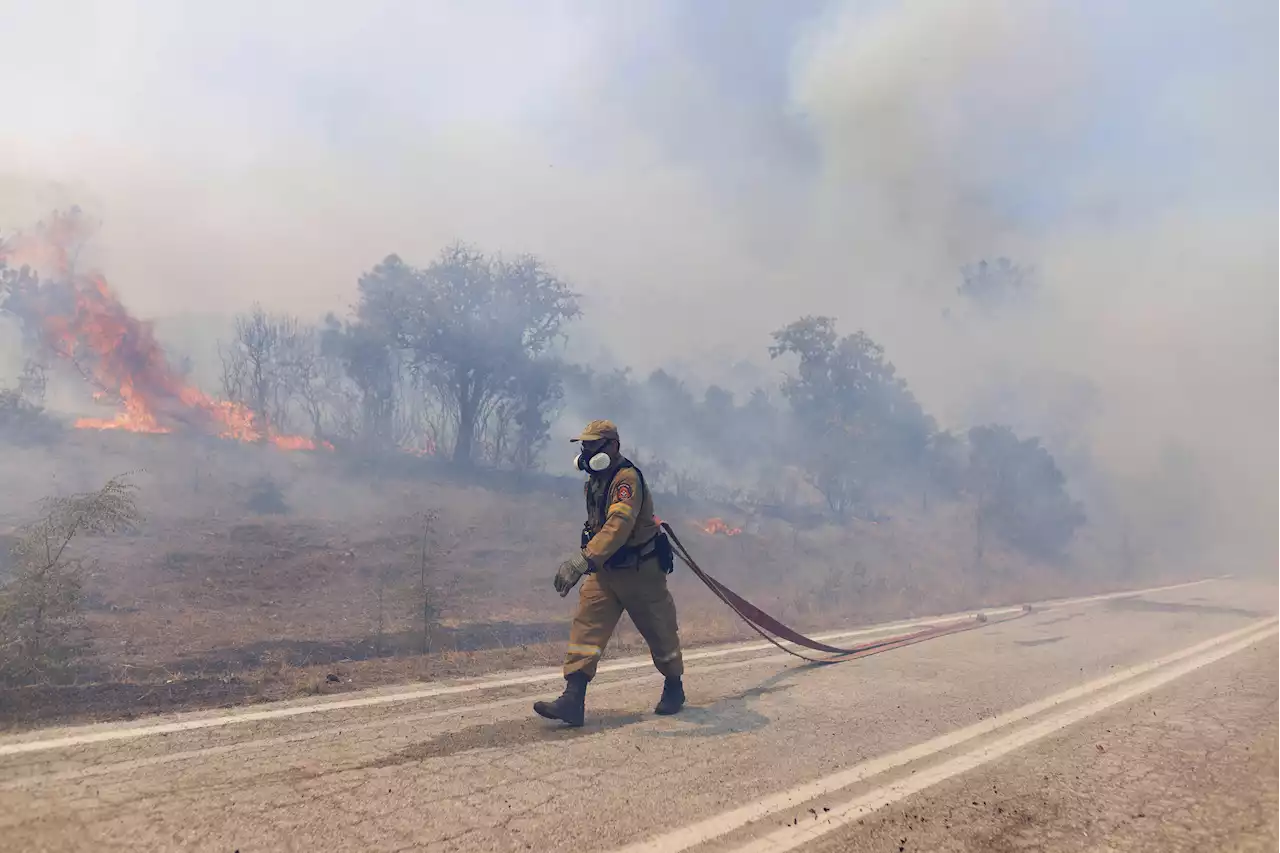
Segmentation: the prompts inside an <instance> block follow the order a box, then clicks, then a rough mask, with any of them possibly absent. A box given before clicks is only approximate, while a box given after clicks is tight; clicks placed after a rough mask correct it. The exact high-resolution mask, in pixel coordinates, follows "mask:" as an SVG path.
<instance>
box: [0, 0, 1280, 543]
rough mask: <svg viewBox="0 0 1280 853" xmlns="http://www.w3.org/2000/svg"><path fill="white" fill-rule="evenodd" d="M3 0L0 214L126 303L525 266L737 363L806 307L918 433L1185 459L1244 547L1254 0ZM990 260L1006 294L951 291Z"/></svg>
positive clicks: (307, 300)
mask: <svg viewBox="0 0 1280 853" xmlns="http://www.w3.org/2000/svg"><path fill="white" fill-rule="evenodd" d="M3 10H4V13H3V17H4V20H5V21H6V22H7V24H6V29H7V30H8V31H9V32H10V33H11V35H12V36H13V37H12V38H11V40H10V44H9V45H8V46H7V48H6V50H5V51H4V52H3V54H2V55H0V71H3V73H4V75H5V79H7V80H21V81H22V83H21V84H20V85H16V86H11V87H6V95H5V114H6V119H7V120H6V122H5V123H4V130H2V131H0V227H4V228H8V227H20V226H23V225H26V224H27V223H29V222H30V221H31V220H33V219H35V218H37V217H39V216H41V215H43V214H44V213H45V212H46V211H47V210H48V209H49V208H50V207H53V206H60V205H61V206H65V205H67V204H70V203H78V204H80V205H82V206H84V207H86V208H87V209H89V210H90V211H91V212H93V213H94V214H95V215H97V216H99V217H101V219H102V222H103V226H102V230H101V232H100V235H99V238H98V240H97V241H96V243H95V245H94V247H93V252H94V260H95V261H97V262H99V263H100V264H101V266H103V267H104V268H105V269H106V270H107V272H108V274H109V276H110V278H111V280H112V281H113V283H114V284H115V286H116V287H117V288H118V290H119V291H120V292H121V293H122V295H123V297H124V299H125V301H126V302H127V303H128V304H129V305H131V306H132V307H133V308H134V309H135V310H137V311H138V312H139V313H140V314H143V315H145V316H167V315H174V314H179V313H204V312H211V313H215V314H225V313H229V312H233V311H236V310H241V309H243V308H245V307H246V306H247V305H248V304H249V303H250V302H251V301H252V300H254V299H257V300H261V301H262V302H264V303H266V304H267V306H268V307H270V308H275V309H283V310H289V311H292V312H294V313H298V314H301V315H304V316H317V315H319V314H322V313H323V312H325V311H327V310H334V309H336V310H341V309H342V308H344V307H345V306H347V305H348V304H350V303H351V302H352V301H353V299H354V285H355V281H356V279H357V277H358V275H359V274H360V272H361V271H363V270H365V269H367V268H368V267H370V266H371V265H372V264H374V263H375V262H377V261H378V260H379V259H381V258H382V257H383V256H384V255H385V254H387V253H389V252H393V251H394V252H397V253H399V254H401V255H402V256H403V257H405V258H407V259H409V260H410V261H413V262H425V261H426V260H428V259H429V258H430V257H432V256H433V255H434V254H435V253H436V252H437V251H438V250H439V248H440V247H441V246H442V245H444V244H445V243H446V242H448V241H450V240H452V239H454V238H457V237H461V238H463V239H467V240H470V241H473V242H476V243H478V244H480V245H482V246H484V247H486V248H490V249H495V250H504V251H524V250H528V251H534V252H537V253H539V254H541V255H543V256H545V257H546V258H548V259H549V260H550V261H551V262H552V263H553V264H555V265H556V266H557V267H558V268H559V269H560V270H561V271H562V272H563V273H564V274H565V275H566V276H567V277H569V278H570V279H571V280H573V281H574V282H575V284H576V285H577V286H578V288H579V289H580V290H582V291H583V292H584V294H585V300H584V302H585V308H586V311H587V316H586V318H585V320H584V321H583V323H581V324H580V325H579V327H578V328H577V329H575V338H574V343H573V346H574V354H575V355H576V356H577V357H579V358H596V357H597V356H598V355H599V354H600V353H601V352H604V353H605V354H606V355H607V357H609V358H612V359H613V360H615V361H617V362H619V363H626V364H631V365H634V366H635V367H636V368H638V369H640V370H642V371H643V370H648V369H651V368H654V367H658V366H662V365H670V366H674V367H676V368H677V370H678V371H679V372H681V373H682V374H684V375H687V376H689V377H691V378H693V379H695V380H701V381H714V380H717V379H722V378H723V377H724V375H725V374H726V373H727V371H728V367H729V365H730V364H732V363H734V362H736V361H739V360H744V359H745V360H749V361H753V362H756V363H757V364H758V365H759V367H758V372H757V375H759V376H761V377H763V378H764V379H765V380H771V378H772V377H773V376H775V375H776V372H777V370H778V366H777V365H772V364H769V363H768V360H767V356H766V355H765V352H764V351H765V347H766V346H767V343H768V333H769V332H770V331H771V330H772V329H774V328H777V327H778V326H780V325H782V324H783V323H785V322H787V321H789V320H791V319H794V318H795V317H798V316H799V315H801V314H805V313H823V314H831V315H834V316H836V317H838V318H839V319H840V322H841V326H842V328H844V329H845V330H846V331H853V330H854V329H855V328H864V329H865V330H866V331H867V332H868V333H869V334H871V335H872V336H873V337H875V338H876V339H877V340H879V341H881V342H882V343H883V344H885V346H886V348H887V350H888V353H889V356H890V357H891V358H892V359H893V361H894V362H895V363H896V364H897V366H898V368H899V370H900V372H901V373H902V374H903V375H904V376H905V377H906V378H907V379H908V380H909V381H910V382H911V384H912V387H913V388H914V389H915V390H916V392H917V395H918V396H919V397H920V399H921V400H922V402H923V403H924V405H925V407H926V408H927V409H928V410H930V411H931V412H933V413H935V414H936V415H937V416H938V417H939V419H940V421H941V422H942V423H943V424H944V425H946V426H954V427H964V426H967V425H968V424H970V423H973V422H976V421H978V420H982V419H984V418H989V417H995V416H997V415H999V416H1001V417H1002V418H1004V419H1006V420H1012V421H1014V422H1015V425H1016V426H1018V427H1019V428H1020V429H1025V430H1030V431H1035V432H1040V433H1042V434H1045V435H1046V436H1047V437H1050V438H1052V436H1053V435H1054V434H1055V432H1056V433H1060V434H1062V435H1063V436H1064V437H1063V438H1061V439H1060V441H1059V444H1060V445H1061V444H1063V443H1065V442H1066V441H1067V438H1066V436H1075V437H1076V438H1077V439H1078V440H1081V441H1083V442H1084V443H1085V445H1086V446H1087V449H1088V453H1089V458H1090V460H1091V464H1093V465H1097V466H1101V467H1103V468H1104V469H1105V470H1107V471H1109V472H1113V473H1115V474H1117V475H1119V476H1120V477H1121V478H1122V479H1123V480H1124V482H1127V483H1130V484H1131V491H1132V494H1133V495H1134V496H1136V497H1133V498H1132V500H1134V501H1138V502H1140V503H1150V502H1153V501H1154V502H1158V501H1159V499H1160V495H1161V492H1167V491H1168V488H1167V486H1165V487H1161V486H1159V485H1158V484H1160V483H1164V482H1165V481H1164V480H1161V479H1160V476H1159V472H1161V471H1162V470H1164V468H1165V467H1167V460H1168V458H1169V454H1170V453H1175V454H1183V455H1186V454H1189V455H1190V456H1191V457H1192V458H1193V459H1194V460H1195V468H1196V470H1197V471H1199V472H1200V474H1199V476H1200V479H1199V480H1196V481H1194V482H1195V483H1196V485H1195V488H1196V489H1198V490H1200V489H1202V490H1203V491H1204V492H1205V494H1204V498H1205V499H1206V501H1207V503H1208V505H1210V506H1212V507H1213V515H1214V521H1215V524H1216V526H1217V529H1218V530H1219V536H1220V538H1221V540H1222V541H1223V542H1224V543H1232V544H1241V543H1247V544H1248V545H1249V546H1251V550H1250V551H1249V553H1250V554H1251V555H1252V554H1261V553H1263V549H1266V553H1267V554H1270V553H1271V551H1270V549H1271V548H1273V546H1274V542H1275V532H1276V530H1275V519H1276V516H1277V502H1276V473H1275V472H1276V469H1277V458H1276V451H1275V443H1274V436H1275V435H1276V433H1277V422H1276V410H1277V399H1276V387H1277V378H1278V377H1277V369H1276V360H1275V352H1276V344H1277V333H1276V322H1275V317H1276V314H1277V298H1276V280H1277V272H1278V270H1277V263H1276V256H1277V245H1276V233H1277V225H1278V223H1277V216H1276V194H1275V192H1276V191H1275V187H1276V185H1277V172H1276V165H1275V163H1276V161H1275V158H1274V151H1275V150H1276V145H1277V139H1276V125H1277V111H1276V103H1277V97H1276V84H1275V75H1274V68H1275V61H1276V56H1275V53H1276V49H1275V43H1274V38H1273V34H1274V32H1275V31H1276V9H1275V6H1274V4H1265V3H1262V2H1255V1H1254V0H1249V2H1239V3H1230V4H1223V3H1212V2H1208V0H1167V2H1153V1H1152V2H1137V3H1127V4H1120V5H1117V4H1111V3H1104V2H1065V0H1063V2H1055V0H968V2H965V3H954V2H946V0H917V1H916V2H888V0H881V1H880V2H870V0H868V2H846V3H836V2H829V3H823V2H796V3H792V4H780V3H765V2H755V0H752V2H745V3H729V2H712V3H705V4H680V3H676V2H658V3H647V4H641V5H635V4H633V5H632V6H630V7H628V8H626V9H625V10H624V9H622V8H620V7H615V6H610V7H603V6H598V5H592V4H586V3H575V2H546V3H540V4H528V3H516V2H509V3H485V4H448V3H439V4H426V3H408V2H405V3H391V2H383V3H367V4H362V5H361V6H360V7H359V8H358V9H357V8H356V7H353V6H350V5H349V4H343V5H339V4H336V3H328V2H320V3H314V2H312V3H301V2H292V3H272V4H269V5H267V6H264V5H263V4H247V3H234V2H233V3H223V4H216V5H213V4H200V3H194V2H175V3H170V4H144V3H140V2H139V3H125V2H121V3H113V4H110V5H109V6H108V5H103V4H92V3H87V2H84V3H74V2H61V3H47V4H20V3H17V2H5V3H4V4H3ZM997 255H1007V256H1008V257H1010V258H1012V259H1014V260H1015V261H1016V262H1018V263H1019V264H1024V265H1027V266H1030V267H1033V268H1034V269H1035V271H1036V276H1037V281H1038V282H1039V289H1038V295H1037V297H1036V298H1035V299H1034V300H1032V301H1031V302H1030V303H1029V304H1026V305H1023V306H1019V307H1017V308H1012V309H1009V310H1004V311H999V312H996V313H995V314H980V313H979V312H976V311H975V310H974V309H973V307H972V306H970V305H967V304H965V303H964V301H963V300H961V299H960V297H958V296H957V294H956V292H955V288H956V286H957V285H958V284H959V282H960V276H959V268H960V266H961V265H962V264H966V263H969V262H972V261H975V260H978V259H979V258H983V257H994V256H997ZM602 357H603V356H602ZM1000 388H1004V389H1006V391H1007V393H1003V395H1002V394H998V393H996V392H995V390H993V389H996V390H999V389H1000ZM1082 388H1084V389H1086V390H1083V391H1082V390H1081V389H1082ZM1007 389H1014V390H1013V391H1008V390H1007ZM1082 400H1086V401H1087V404H1086V403H1082V402H1081V401H1082ZM998 401H999V402H998ZM1058 449H1061V448H1058ZM1178 482H1181V483H1190V482H1193V481H1178ZM1153 484H1157V485H1153ZM1186 487H1187V488H1191V486H1186Z"/></svg>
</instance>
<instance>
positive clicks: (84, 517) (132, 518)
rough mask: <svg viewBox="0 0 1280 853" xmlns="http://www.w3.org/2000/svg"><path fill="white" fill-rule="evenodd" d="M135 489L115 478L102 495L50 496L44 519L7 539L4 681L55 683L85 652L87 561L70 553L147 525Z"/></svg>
mask: <svg viewBox="0 0 1280 853" xmlns="http://www.w3.org/2000/svg"><path fill="white" fill-rule="evenodd" d="M134 492H135V488H134V487H133V486H132V485H130V484H128V483H126V482H125V481H124V480H123V479H122V478H119V477H113V478H112V479H111V480H109V481H107V484H106V485H105V486H103V487H102V488H101V489H100V490H99V491H96V492H88V493H85V494H78V495H71V496H70V497H64V498H47V499H45V501H44V502H43V504H42V509H43V511H44V516H43V517H42V518H41V519H39V520H38V521H35V522H32V523H31V524H28V525H26V526H24V527H22V528H20V529H19V530H18V532H17V535H16V536H13V537H9V538H10V541H11V543H12V544H11V545H10V548H9V558H8V560H7V561H6V563H5V565H6V566H7V568H6V571H5V573H4V576H3V577H0V676H3V677H4V678H6V679H9V680H13V681H18V682H31V681H36V680H40V679H56V678H58V677H59V676H60V675H62V674H65V673H66V672H68V671H70V670H71V669H72V668H73V667H74V665H75V664H76V662H77V661H78V660H79V659H80V657H81V655H82V654H83V652H84V651H85V649H86V647H87V638H86V636H85V633H84V621H83V605H84V596H83V581H84V573H85V561H84V559H83V558H81V557H78V556H74V555H72V554H71V552H70V550H69V549H70V546H71V542H72V540H73V539H75V538H76V537H77V536H79V535H81V534H89V535H93V534H105V533H116V532H119V531H122V530H127V529H131V528H133V527H135V526H136V525H137V523H138V522H139V521H141V518H142V517H141V515H140V514H139V512H138V509H137V505H136V503H135V501H134Z"/></svg>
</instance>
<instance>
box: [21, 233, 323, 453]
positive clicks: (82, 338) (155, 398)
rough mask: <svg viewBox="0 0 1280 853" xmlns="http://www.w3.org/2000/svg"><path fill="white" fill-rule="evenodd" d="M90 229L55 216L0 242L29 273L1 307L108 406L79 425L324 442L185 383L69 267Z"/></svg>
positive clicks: (97, 278) (296, 445)
mask: <svg viewBox="0 0 1280 853" xmlns="http://www.w3.org/2000/svg"><path fill="white" fill-rule="evenodd" d="M90 231H91V227H90V223H89V222H88V220H87V219H85V218H84V217H83V216H82V215H81V214H80V213H79V212H78V211H77V210H72V211H70V212H68V213H65V214H58V215H55V216H54V217H53V218H52V219H51V220H50V221H49V222H47V223H42V224H41V225H39V226H38V227H36V228H35V229H33V230H32V231H31V232H29V233H26V234H19V235H17V236H15V237H13V238H10V239H9V240H8V241H6V242H5V243H4V244H3V245H2V246H0V260H4V261H5V263H6V264H8V265H9V266H11V267H27V268H29V270H31V273H32V274H30V275H25V276H21V277H19V279H18V281H17V282H16V283H15V285H14V286H13V287H12V289H11V292H10V293H9V294H8V298H7V300H6V301H5V302H4V303H3V307H4V310H5V311H7V312H9V313H11V314H14V315H15V316H17V317H18V318H19V319H20V320H21V321H22V322H23V324H24V326H25V327H26V328H27V329H28V330H29V331H31V332H33V333H34V334H36V335H38V337H39V339H40V342H41V344H42V345H43V347H44V349H45V350H46V351H48V352H49V353H52V354H53V355H54V356H56V357H57V358H58V359H60V360H61V361H62V362H64V363H65V364H67V365H70V366H71V367H73V368H74V369H75V370H76V371H78V372H79V373H80V375H81V376H83V377H84V378H85V380H86V381H87V382H88V383H89V384H90V386H91V387H92V390H93V397H94V399H95V400H98V401H99V402H102V401H109V402H113V403H115V404H116V405H117V406H118V407H119V410H118V411H117V412H116V413H115V415H114V416H113V417H110V418H80V419H78V420H77V421H76V422H75V427H76V428H78V429H97V430H123V431H126V432H142V433H170V432H174V431H179V430H186V431H191V432H198V433H202V434H207V435H215V436H219V437H221V438H228V439H234V440H236V441H244V442H268V443H271V444H274V445H275V446H277V447H279V448H281V449H284V450H315V449H318V448H325V449H329V450H332V446H331V445H328V444H326V443H324V442H316V441H315V440H313V439H311V438H307V437H306V436H299V435H280V434H276V433H274V432H273V431H271V430H264V429H261V428H260V427H259V426H258V425H257V424H256V423H255V419H254V414H253V412H252V411H250V410H249V409H248V408H247V407H245V406H244V405H241V404H239V403H234V402H230V401H227V400H217V399H214V398H213V397H210V396H209V395H207V394H205V393H204V392H203V391H201V390H200V389H199V388H197V387H195V386H194V385H190V384H187V383H186V382H185V381H184V380H183V379H182V378H181V376H179V374H178V373H177V371H175V370H174V369H173V366H172V365H171V364H170V363H169V360H168V358H167V356H166V355H165V352H164V349H163V348H162V347H161V346H160V344H159V343H158V342H157V341H156V338H155V335H154V333H153V331H152V329H151V326H150V324H148V323H145V322H143V321H140V320H138V319H137V318H136V317H134V316H133V315H131V314H130V313H129V312H128V310H127V309H126V308H125V307H124V305H123V304H122V303H121V302H120V299H119V298H118V297H117V296H116V294H115V292H114V291H113V290H112V289H111V286H110V285H109V284H108V283H107V280H106V277H105V276H103V275H102V274H101V273H99V272H96V271H82V270H81V269H79V268H78V267H77V265H76V263H75V260H76V250H77V247H79V246H81V245H83V244H84V242H85V241H86V240H87V239H88V237H89V233H90Z"/></svg>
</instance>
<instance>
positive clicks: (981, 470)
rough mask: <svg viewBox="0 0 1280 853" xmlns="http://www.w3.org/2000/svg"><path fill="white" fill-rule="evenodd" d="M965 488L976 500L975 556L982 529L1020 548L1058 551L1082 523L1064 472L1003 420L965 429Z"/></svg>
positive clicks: (1044, 554)
mask: <svg viewBox="0 0 1280 853" xmlns="http://www.w3.org/2000/svg"><path fill="white" fill-rule="evenodd" d="M966 479H967V482H968V489H969V491H970V492H971V493H972V494H973V495H974V497H975V498H976V501H977V509H976V518H975V526H976V531H975V532H976V544H975V549H976V556H977V558H978V559H979V560H981V558H982V553H983V550H984V548H985V544H986V537H987V535H988V533H994V534H996V535H997V536H999V537H1000V538H1001V539H1003V540H1005V541H1006V542H1008V543H1009V544H1010V545H1013V546H1014V547H1015V548H1017V549H1019V550H1020V551H1023V552H1024V553H1027V554H1031V555H1034V556H1038V557H1050V558H1052V557H1056V556H1058V555H1060V554H1061V553H1062V551H1063V549H1064V548H1066V546H1067V544H1068V543H1069V542H1070V541H1071V538H1072V537H1073V536H1074V535H1075V532H1076V530H1077V529H1078V528H1079V527H1080V526H1081V525H1083V524H1084V523H1085V515H1084V510H1083V509H1082V508H1081V506H1080V504H1079V503H1077V502H1076V501H1074V500H1072V499H1071V496H1070V495H1069V494H1068V493H1067V489H1066V479H1067V478H1066V476H1065V475H1064V474H1063V473H1062V471H1060V470H1059V469H1058V465H1057V463H1056V462H1055V461H1054V459H1053V456H1052V454H1050V453H1049V451H1048V450H1046V449H1045V448H1044V447H1043V446H1041V444H1040V441H1039V439H1036V438H1028V439H1025V440H1020V439H1019V438H1018V437H1017V436H1016V435H1015V434H1014V432H1013V430H1011V429H1009V428H1008V427H1006V426H1000V425H998V424H992V425H988V426H979V427H974V428H973V429H971V430H969V470H968V474H967V478H966Z"/></svg>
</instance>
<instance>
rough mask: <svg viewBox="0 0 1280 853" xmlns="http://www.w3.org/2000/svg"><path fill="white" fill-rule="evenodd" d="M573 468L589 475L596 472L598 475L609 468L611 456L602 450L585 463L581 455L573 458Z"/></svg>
mask: <svg viewBox="0 0 1280 853" xmlns="http://www.w3.org/2000/svg"><path fill="white" fill-rule="evenodd" d="M573 467H574V468H577V469H578V470H579V471H587V472H588V473H590V472H592V471H594V472H596V473H597V474H598V473H600V472H601V471H603V470H605V469H606V468H608V467H609V454H608V453H605V452H604V451H603V450H602V451H600V452H599V453H597V454H596V455H595V456H592V457H591V458H590V459H588V460H586V461H585V462H584V461H583V459H582V454H581V453H579V454H578V455H577V456H575V457H573Z"/></svg>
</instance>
